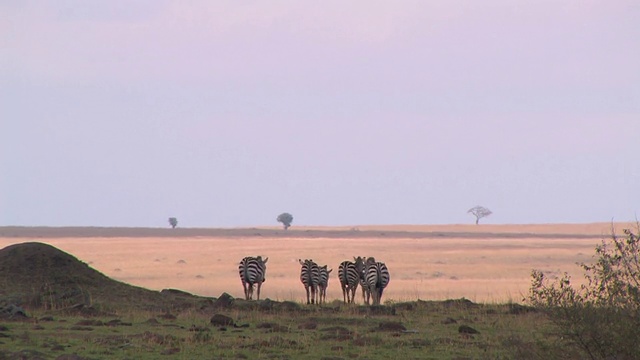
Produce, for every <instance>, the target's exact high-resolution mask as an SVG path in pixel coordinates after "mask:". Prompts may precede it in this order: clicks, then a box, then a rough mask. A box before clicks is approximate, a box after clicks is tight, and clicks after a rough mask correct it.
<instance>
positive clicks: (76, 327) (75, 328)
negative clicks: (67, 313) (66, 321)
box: [69, 325, 93, 331]
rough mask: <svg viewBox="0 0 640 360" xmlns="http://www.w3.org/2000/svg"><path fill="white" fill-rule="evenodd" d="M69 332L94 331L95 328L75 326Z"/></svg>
mask: <svg viewBox="0 0 640 360" xmlns="http://www.w3.org/2000/svg"><path fill="white" fill-rule="evenodd" d="M69 330H75V331H93V328H92V327H89V326H78V325H75V326H72V327H70V328H69Z"/></svg>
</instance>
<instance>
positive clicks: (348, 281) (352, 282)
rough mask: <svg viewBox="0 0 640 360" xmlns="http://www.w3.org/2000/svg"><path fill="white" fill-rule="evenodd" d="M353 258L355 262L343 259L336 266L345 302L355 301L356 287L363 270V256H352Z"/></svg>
mask: <svg viewBox="0 0 640 360" xmlns="http://www.w3.org/2000/svg"><path fill="white" fill-rule="evenodd" d="M353 260H354V261H355V262H351V261H343V262H342V263H340V266H339V267H338V278H339V279H340V286H341V287H342V300H343V301H344V302H345V304H346V303H352V302H354V301H355V296H356V289H357V288H358V285H360V279H361V278H362V272H363V271H364V261H363V258H361V257H360V256H358V257H357V258H356V257H354V258H353Z"/></svg>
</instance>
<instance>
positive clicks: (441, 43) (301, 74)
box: [0, 0, 640, 227]
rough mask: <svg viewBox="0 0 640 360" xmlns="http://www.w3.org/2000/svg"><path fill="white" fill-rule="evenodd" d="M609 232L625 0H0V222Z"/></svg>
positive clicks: (633, 22) (638, 37)
mask: <svg viewBox="0 0 640 360" xmlns="http://www.w3.org/2000/svg"><path fill="white" fill-rule="evenodd" d="M474 205H483V206H486V207H488V208H489V209H491V210H492V211H493V215H491V216H490V217H489V218H487V219H486V223H546V222H554V223H557V222H594V221H611V219H614V220H616V221H629V220H634V219H635V218H636V216H637V215H638V211H639V207H638V206H639V205H640V2H638V1H636V0H630V1H624V0H619V1H588V0H587V1H584V0H582V1H540V0H532V1H525V0H522V1H513V0H504V1H494V0H487V1H476V0H467V1H457V0H451V1H449V0H447V1H426V0H420V1H371V0H369V1H322V2H312V1H207V0H202V1H160V0H142V1H136V0H132V1H111V0H109V1H106V0H104V1H98V0H96V1H81V0H57V1H27V0H25V1H19V0H0V225H50V226H65V225H92V226H154V227H155V226H161V227H164V226H168V223H167V218H168V217H170V216H175V217H177V218H178V220H179V222H180V225H181V226H186V227H196V226H197V227H219V226H220V227H222V226H224V227H233V226H259V225H276V222H275V219H276V217H277V215H278V214H280V213H281V212H285V211H286V212H290V213H291V214H293V216H294V226H295V225H357V224H398V223H403V224H439V223H472V222H473V220H474V219H473V217H472V216H471V215H469V214H467V213H466V211H467V210H468V209H469V208H471V207H472V206H474Z"/></svg>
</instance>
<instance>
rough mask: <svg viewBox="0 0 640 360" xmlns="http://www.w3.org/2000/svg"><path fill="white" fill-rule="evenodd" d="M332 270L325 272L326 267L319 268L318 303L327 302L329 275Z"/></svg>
mask: <svg viewBox="0 0 640 360" xmlns="http://www.w3.org/2000/svg"><path fill="white" fill-rule="evenodd" d="M332 271H333V269H329V270H327V265H324V266H320V268H319V276H320V279H319V282H318V292H319V296H318V303H320V304H321V303H326V302H327V287H329V274H331V272H332Z"/></svg>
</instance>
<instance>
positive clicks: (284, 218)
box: [276, 213, 293, 230]
mask: <svg viewBox="0 0 640 360" xmlns="http://www.w3.org/2000/svg"><path fill="white" fill-rule="evenodd" d="M276 221H277V222H279V223H282V226H283V227H284V229H285V230H287V229H288V228H289V227H290V226H291V223H292V222H293V215H291V214H289V213H282V214H280V215H278V218H277V219H276Z"/></svg>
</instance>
